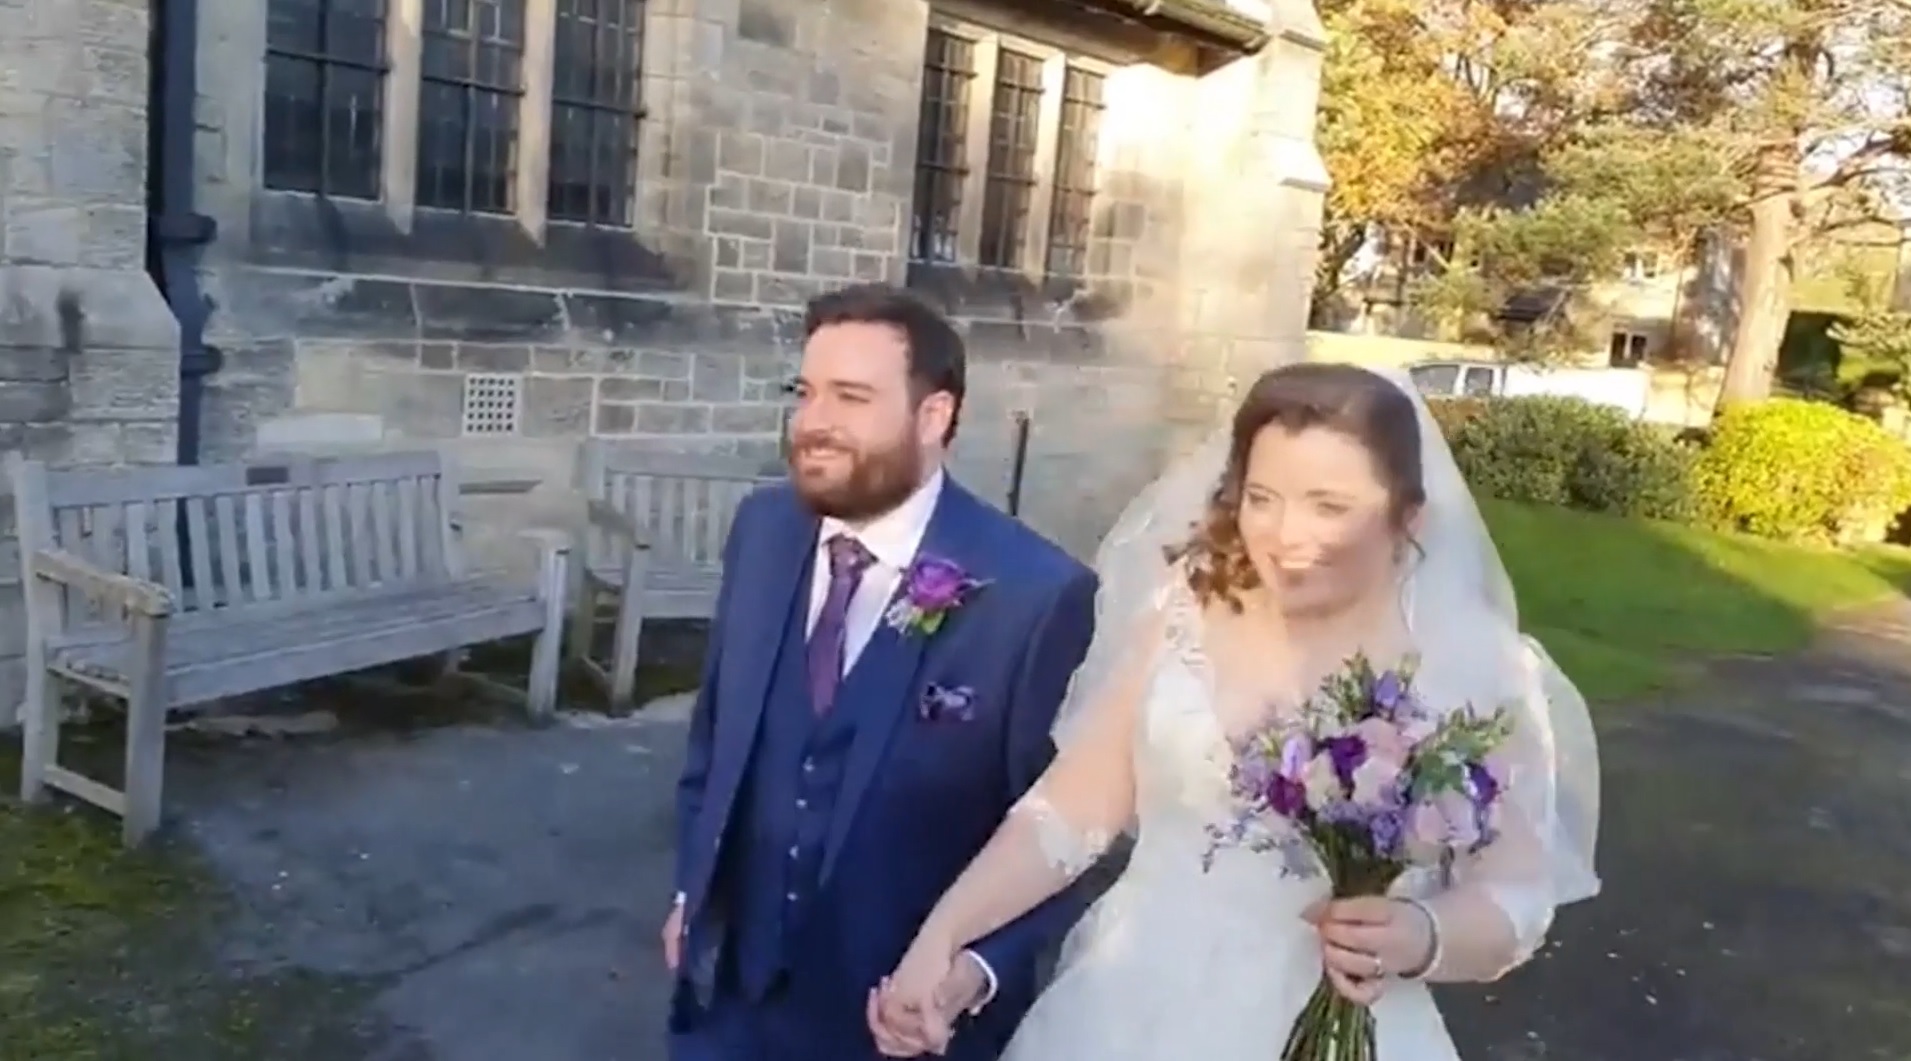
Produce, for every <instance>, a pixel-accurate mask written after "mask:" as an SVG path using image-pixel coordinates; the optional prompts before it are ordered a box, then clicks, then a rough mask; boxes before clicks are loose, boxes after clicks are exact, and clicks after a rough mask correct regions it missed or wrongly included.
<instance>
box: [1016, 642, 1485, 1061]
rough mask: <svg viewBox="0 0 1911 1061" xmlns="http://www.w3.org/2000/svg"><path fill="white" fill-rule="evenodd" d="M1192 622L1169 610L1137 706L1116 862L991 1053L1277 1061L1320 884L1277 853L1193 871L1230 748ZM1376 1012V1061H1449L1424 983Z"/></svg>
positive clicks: (1221, 808) (1314, 977)
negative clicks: (1123, 846) (1024, 1010)
mask: <svg viewBox="0 0 1911 1061" xmlns="http://www.w3.org/2000/svg"><path fill="white" fill-rule="evenodd" d="M1198 622H1199V620H1198V618H1196V617H1194V616H1193V615H1192V610H1191V609H1190V608H1187V607H1178V608H1174V609H1172V611H1171V617H1170V620H1169V625H1168V640H1169V647H1170V648H1171V651H1165V652H1162V653H1160V654H1159V656H1158V657H1157V661H1156V664H1155V666H1154V673H1153V675H1152V678H1151V679H1150V681H1149V682H1148V687H1147V692H1146V694H1145V695H1144V696H1143V697H1142V698H1141V702H1140V704H1138V705H1137V708H1138V711H1139V715H1140V717H1139V719H1138V725H1137V726H1136V729H1135V740H1134V760H1135V761H1134V770H1135V776H1134V782H1135V811H1136V840H1135V845H1134V849H1133V853H1132V855H1131V857H1130V859H1129V862H1128V866H1127V869H1126V871H1125V872H1124V873H1123V874H1122V876H1121V879H1120V880H1119V881H1117V882H1116V883H1115V884H1114V886H1113V887H1112V888H1110V889H1109V891H1108V892H1107V894H1106V895H1104V896H1103V897H1102V899H1101V900H1100V901H1099V902H1097V903H1096V904H1095V905H1094V906H1093V907H1092V908H1091V909H1090V910H1089V912H1088V914H1087V915H1086V916H1085V917H1084V918H1083V920H1082V921H1081V922H1080V923H1079V924H1078V925H1077V926H1076V928H1075V929H1074V931H1073V932H1072V933H1070V935H1069V937H1068V941H1067V943H1066V944H1065V945H1064V948H1063V953H1062V961H1061V965H1060V967H1059V969H1058V971H1057V973H1056V976H1055V979H1054V980H1053V982H1052V983H1051V984H1050V985H1049V987H1048V990H1047V991H1046V992H1044V993H1043V995H1042V996H1041V998H1039V999H1038V1000H1037V1001H1036V1003H1035V1006H1034V1008H1033V1009H1031V1010H1030V1011H1029V1014H1028V1016H1027V1018H1026V1019H1025V1020H1024V1021H1023V1022H1022V1026H1021V1028H1020V1029H1019V1030H1018V1031H1017V1032H1016V1035H1015V1038H1014V1040H1013V1042H1011V1043H1010V1045H1009V1048H1008V1050H1007V1051H1006V1052H1005V1053H1004V1054H1003V1061H1076V1059H1078V1058H1094V1059H1096V1061H1197V1059H1198V1061H1278V1058H1279V1056H1280V1052H1281V1048H1282V1046H1283V1045H1284V1044H1285V1043H1286V1041H1287V1035H1288V1031H1289V1030H1290V1029H1291V1028H1292V1026H1293V1023H1294V1018H1295V1016H1296V1015H1297V1014H1298V1013H1299V1012H1300V1010H1301V1007H1302V1006H1303V1005H1305V1004H1306V1002H1307V998H1308V996H1309V995H1310V994H1311V993H1312V992H1313V990H1314V988H1315V986H1316V985H1317V984H1319V982H1320V977H1321V963H1320V957H1319V944H1318V937H1317V936H1316V935H1315V932H1314V929H1313V927H1312V926H1311V925H1309V924H1308V923H1307V922H1305V921H1303V920H1302V919H1301V912H1302V910H1304V909H1305V908H1306V907H1307V906H1308V905H1309V904H1311V903H1313V902H1314V901H1315V900H1317V899H1319V898H1321V897H1323V896H1325V895H1326V894H1327V884H1326V881H1325V880H1324V879H1323V878H1320V877H1317V876H1316V877H1301V876H1297V875H1292V874H1289V873H1286V872H1284V871H1283V870H1284V861H1283V855H1282V854H1281V853H1280V852H1278V851H1267V852H1254V851H1249V850H1246V849H1224V850H1222V851H1221V852H1220V853H1219V854H1217V855H1216V856H1215V858H1214V860H1213V864H1212V868H1211V869H1205V870H1204V869H1203V866H1202V855H1203V854H1204V853H1205V852H1206V851H1207V850H1208V849H1209V841H1208V833H1207V826H1208V825H1209V824H1210V823H1215V822H1219V821H1220V820H1221V816H1222V815H1223V814H1224V813H1225V812H1226V809H1227V799H1228V796H1227V784H1228V782H1227V768H1228V757H1229V754H1230V752H1229V749H1228V745H1227V740H1226V737H1225V736H1224V733H1223V729H1222V726H1221V722H1220V716H1219V715H1218V714H1217V712H1216V710H1215V704H1214V702H1213V697H1212V696H1211V685H1210V681H1209V677H1208V674H1207V666H1206V658H1205V655H1204V654H1203V653H1202V651H1201V648H1200V643H1199V637H1198V633H1197V632H1196V631H1195V630H1194V629H1192V627H1194V626H1195V624H1197V623H1198ZM1413 886H1414V882H1412V881H1403V882H1402V887H1405V888H1411V887H1413ZM1373 1013H1374V1018H1375V1031H1376V1046H1377V1047H1378V1052H1377V1056H1378V1061H1452V1059H1456V1058H1457V1057H1458V1054H1456V1053H1455V1051H1454V1048H1453V1042H1452V1040H1451V1039H1449V1038H1448V1036H1447V1031H1446V1025H1445V1024H1444V1023H1443V1022H1442V1021H1441V1019H1440V1013H1439V1010H1437V1009H1436V1008H1435V1007H1434V1004H1433V998H1432V996H1431V995H1430V994H1429V993H1428V991H1427V988H1426V986H1425V985H1424V984H1420V983H1412V982H1396V983H1393V984H1391V985H1390V986H1389V987H1388V989H1387V991H1386V993H1385V994H1384V995H1383V996H1382V997H1381V999H1380V1001H1379V1002H1377V1003H1376V1004H1375V1005H1374V1007H1373Z"/></svg>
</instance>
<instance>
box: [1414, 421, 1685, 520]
mask: <svg viewBox="0 0 1911 1061" xmlns="http://www.w3.org/2000/svg"><path fill="white" fill-rule="evenodd" d="M1430 407H1431V408H1432V410H1433V415H1434V419H1435V420H1436V421H1437V422H1438V423H1439V424H1440V428H1441V431H1442V432H1443V433H1445V435H1446V437H1447V441H1448V443H1449V444H1450V445H1451V446H1452V448H1453V457H1454V460H1455V461H1457V462H1458V463H1459V466H1460V472H1461V474H1463V475H1465V476H1466V479H1467V482H1469V483H1471V484H1472V485H1473V488H1474V489H1475V490H1478V491H1480V492H1481V493H1484V494H1487V495H1489V496H1492V497H1498V498H1503V499H1506V500H1509V501H1530V502H1537V503H1541V504H1549V505H1565V506H1568V507H1572V508H1581V509H1588V510H1590V511H1594V512H1610V513H1613V514H1615V515H1625V516H1639V517H1644V518H1648V519H1670V520H1682V519H1686V518H1688V517H1689V516H1690V515H1691V513H1692V511H1693V501H1692V493H1691V483H1692V479H1691V470H1692V466H1693V461H1694V458H1695V456H1696V454H1695V452H1694V450H1693V449H1692V447H1690V446H1688V445H1685V444H1683V443H1681V442H1679V441H1678V440H1677V439H1675V438H1674V437H1673V436H1672V435H1671V434H1669V433H1667V432H1664V431H1661V430H1660V429H1658V428H1655V427H1653V426H1650V425H1646V424H1638V423H1634V422H1632V421H1630V420H1628V419H1627V418H1626V416H1625V414H1623V413H1621V412H1619V411H1618V410H1616V409H1613V408H1610V407H1608V406H1603V405H1595V404H1593V403H1591V402H1588V401H1585V400H1583V399H1580V398H1566V397H1555V396H1533V397H1523V398H1495V399H1490V400H1481V399H1464V398H1461V399H1444V400H1436V401H1434V402H1432V403H1430Z"/></svg>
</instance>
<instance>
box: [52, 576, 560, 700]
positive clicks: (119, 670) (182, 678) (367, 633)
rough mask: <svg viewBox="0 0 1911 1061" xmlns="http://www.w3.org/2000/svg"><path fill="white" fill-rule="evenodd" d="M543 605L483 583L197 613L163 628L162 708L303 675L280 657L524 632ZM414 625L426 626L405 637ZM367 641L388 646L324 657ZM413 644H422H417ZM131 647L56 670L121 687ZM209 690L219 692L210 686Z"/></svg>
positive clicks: (121, 640)
mask: <svg viewBox="0 0 1911 1061" xmlns="http://www.w3.org/2000/svg"><path fill="white" fill-rule="evenodd" d="M541 609H542V605H541V604H539V603H538V600H537V595H536V592H535V591H534V589H532V588H531V587H528V586H521V585H513V584H509V583H505V582H502V581H495V580H489V579H487V580H482V581H474V582H469V583H456V584H448V585H444V586H438V587H427V588H422V589H418V588H414V589H407V590H403V591H398V592H394V593H390V594H379V595H375V596H373V597H371V598H353V599H346V600H340V601H335V602H330V603H328V604H321V605H315V606H313V607H309V608H304V609H300V608H294V607H287V608H285V609H283V610H278V611H276V612H272V613H267V615H266V616H264V617H253V618H251V619H250V620H249V621H247V622H246V623H245V624H244V625H243V626H233V625H231V624H229V623H221V622H218V621H215V620H214V618H213V615H212V614H207V615H205V616H200V617H195V618H196V619H197V621H196V622H181V623H180V624H178V625H176V626H175V627H174V629H173V630H172V631H171V635H170V639H169V643H168V645H167V652H166V664H165V666H166V674H167V682H168V688H167V694H168V696H167V699H168V704H169V706H173V707H177V706H182V705H188V704H194V703H200V702H203V700H204V699H207V698H210V697H216V696H229V695H233V694H234V693H236V692H250V691H256V690H258V689H269V688H274V687H277V686H280V685H286V684H290V683H292V682H294V681H299V680H303V679H302V678H296V677H290V676H289V675H290V674H291V672H290V671H289V670H288V669H287V667H288V663H287V661H288V659H290V658H291V657H293V656H296V657H298V658H299V659H302V660H304V661H305V665H307V666H313V667H318V668H319V669H318V670H315V671H313V672H312V673H310V674H307V675H305V676H306V677H315V676H319V675H324V674H338V673H343V672H345V671H347V670H356V669H359V668H361V667H367V666H374V665H376V664H377V663H379V662H393V661H397V660H402V659H408V658H410V657H411V656H414V655H424V654H427V653H430V652H436V651H441V650H442V649H443V647H444V646H443V644H442V643H441V642H442V640H443V638H444V637H445V633H444V629H443V628H444V627H446V626H447V625H449V626H454V627H455V626H456V625H457V624H458V623H459V622H461V621H462V620H464V619H470V620H471V621H472V622H473V623H475V624H476V625H479V626H482V627H483V628H484V629H485V630H487V631H489V630H495V629H497V628H498V625H497V624H498V623H500V622H504V625H506V626H510V627H511V629H510V630H509V631H508V632H507V633H502V634H495V633H494V634H488V635H487V636H485V637H483V638H480V640H490V639H492V638H495V637H510V636H516V635H518V634H525V633H530V632H532V631H534V630H536V629H538V627H539V626H540V625H541V624H542V621H543V620H542V610H541ZM244 614H246V615H248V616H250V615H251V613H250V612H246V613H244ZM506 620H509V621H506ZM414 629H418V630H425V629H429V631H430V632H429V633H426V634H413V633H409V631H412V630H414ZM367 640H369V641H370V642H372V643H374V644H376V643H380V642H384V643H387V644H388V645H389V648H388V651H387V652H386V653H385V654H384V655H382V656H379V658H376V659H371V661H370V662H365V660H366V659H367V658H368V657H367V655H366V652H367V649H365V648H364V647H362V646H361V647H355V648H352V649H350V650H349V651H348V650H343V649H341V650H339V651H338V653H337V654H336V655H334V656H331V657H328V656H327V652H328V651H329V648H328V646H340V645H349V646H358V645H359V643H360V642H363V641H367ZM421 644H422V645H424V646H425V647H423V648H417V647H415V646H417V645H421ZM132 651H134V646H133V643H132V641H131V639H130V638H128V637H126V636H124V635H121V636H118V637H116V638H114V639H113V640H110V641H99V642H95V643H92V644H82V645H75V646H72V647H67V648H56V649H55V650H54V666H55V667H56V668H57V669H59V670H60V671H61V672H62V673H65V674H67V675H69V676H70V677H72V678H73V679H74V680H75V681H80V682H83V683H86V684H96V685H101V686H107V687H113V688H120V687H124V686H125V684H126V683H127V681H128V680H129V679H130V675H129V669H130V666H131V663H130V653H131V652H132ZM392 653H396V654H395V655H394V654H392ZM373 655H378V654H377V653H374V654H373ZM328 668H329V669H328ZM242 687H243V688H242ZM214 689H217V690H219V691H210V690H214Z"/></svg>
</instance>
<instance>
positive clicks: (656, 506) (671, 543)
mask: <svg viewBox="0 0 1911 1061" xmlns="http://www.w3.org/2000/svg"><path fill="white" fill-rule="evenodd" d="M778 478H780V476H778V475H775V474H766V473H765V472H764V470H763V466H762V465H761V464H759V463H753V462H750V461H744V460H737V459H734V458H724V457H693V456H685V455H680V454H671V453H658V452H656V451H655V450H652V449H646V448H641V447H640V446H638V445H636V444H631V443H613V442H607V441H604V440H602V439H592V440H590V441H587V442H585V443H584V445H583V447H582V449H580V450H579V452H578V458H577V479H578V483H577V485H578V489H579V490H580V491H582V492H583V494H584V496H585V497H587V498H590V499H591V500H594V501H605V502H608V503H609V504H610V505H611V507H613V508H615V509H616V510H617V511H619V512H622V513H623V514H624V515H625V516H627V517H629V518H630V520H631V522H633V523H635V524H636V525H637V528H638V530H639V532H640V533H642V534H643V535H644V537H645V540H646V541H647V542H649V544H650V565H651V568H652V569H653V570H659V571H686V570H688V571H711V572H714V571H715V570H716V569H717V568H718V567H720V566H721V565H722V562H723V543H724V540H725V539H726V538H727V537H729V534H730V524H731V522H732V521H734V520H735V519H736V514H737V506H738V505H740V504H742V503H743V499H744V498H745V497H748V496H749V494H750V491H752V490H754V489H756V488H757V487H758V486H760V485H762V484H763V483H766V482H773V481H775V480H776V479H778ZM584 547H585V556H586V559H587V562H589V563H591V564H593V565H599V564H605V563H612V564H614V563H616V561H617V554H616V553H615V551H614V549H615V546H614V543H612V542H610V541H609V540H607V539H604V538H603V536H602V535H601V533H599V532H598V531H596V530H592V531H591V532H590V533H588V534H586V536H585V543H584Z"/></svg>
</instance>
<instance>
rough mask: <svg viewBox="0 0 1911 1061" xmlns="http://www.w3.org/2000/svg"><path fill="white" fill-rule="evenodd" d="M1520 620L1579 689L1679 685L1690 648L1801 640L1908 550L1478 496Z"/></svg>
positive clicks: (1878, 596)
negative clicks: (1725, 530) (1823, 544)
mask: <svg viewBox="0 0 1911 1061" xmlns="http://www.w3.org/2000/svg"><path fill="white" fill-rule="evenodd" d="M1482 508H1483V511H1484V514H1485V516H1486V521H1487V524H1488V525H1489V526H1490V527H1491V529H1492V532H1493V538H1494V541H1495V542H1496V543H1497V544H1498V545H1499V550H1500V556H1501V558H1502V559H1503V560H1504V561H1505V563H1506V567H1507V571H1508V573H1509V574H1510V575H1511V576H1512V579H1513V583H1514V586H1515V587H1516V588H1517V590H1518V592H1519V602H1520V611H1521V620H1522V625H1524V626H1525V627H1526V629H1527V630H1528V631H1529V632H1530V633H1532V634H1533V635H1534V636H1536V637H1538V638H1539V639H1540V640H1541V641H1543V642H1544V643H1545V644H1546V646H1547V649H1548V650H1549V651H1550V652H1552V654H1553V655H1554V656H1555V657H1556V658H1557V659H1558V660H1559V663H1560V666H1561V667H1562V668H1563V669H1564V670H1565V671H1566V672H1567V673H1568V674H1569V675H1570V676H1571V677H1572V678H1573V680H1574V681H1575V682H1576V683H1578V685H1579V686H1580V688H1581V690H1582V691H1583V692H1584V693H1585V694H1586V695H1587V696H1588V697H1591V698H1595V699H1612V698H1622V697H1626V696H1632V695H1638V694H1641V693H1645V692H1649V691H1652V690H1654V689H1659V688H1664V687H1667V686H1670V685H1675V684H1678V683H1680V682H1681V681H1682V680H1683V679H1685V678H1688V677H1690V676H1691V675H1692V674H1693V673H1694V672H1695V667H1696V663H1697V661H1698V660H1699V659H1701V658H1702V657H1704V656H1708V655H1724V654H1732V653H1760V654H1767V653H1781V652H1787V651H1792V650H1796V649H1799V648H1802V647H1804V646H1805V645H1806V644H1807V643H1809V641H1810V640H1811V638H1812V636H1813V633H1814V631H1815V630H1816V628H1817V624H1818V623H1820V622H1821V621H1822V620H1823V619H1824V618H1825V617H1826V616H1827V615H1829V614H1831V613H1834V612H1837V611H1840V610H1844V609H1848V608H1853V607H1858V606H1861V605H1865V604H1872V603H1876V602H1878V601H1881V600H1884V599H1887V598H1889V597H1891V596H1892V595H1894V594H1896V593H1898V592H1899V590H1900V587H1902V586H1905V585H1908V584H1911V550H1904V549H1897V548H1888V547H1873V548H1867V549H1861V550H1851V551H1838V550H1831V549H1815V548H1809V547H1805V546H1796V545H1785V544H1781V543H1777V542H1771V541H1766V540H1764V539H1760V538H1752V537H1747V536H1744V535H1736V534H1721V533H1717V532H1713V531H1707V530H1701V529H1698V528H1695V527H1686V526H1679V525H1674V524H1666V523H1654V522H1650V521H1645V520H1629V519H1621V518H1618V517H1613V516H1601V515H1595V514H1591V513H1586V512H1576V511H1572V510H1568V509H1562V508H1553V507H1549V506H1539V505H1522V504H1514V503H1511V502H1505V501H1486V502H1484V503H1483V506H1482Z"/></svg>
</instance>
